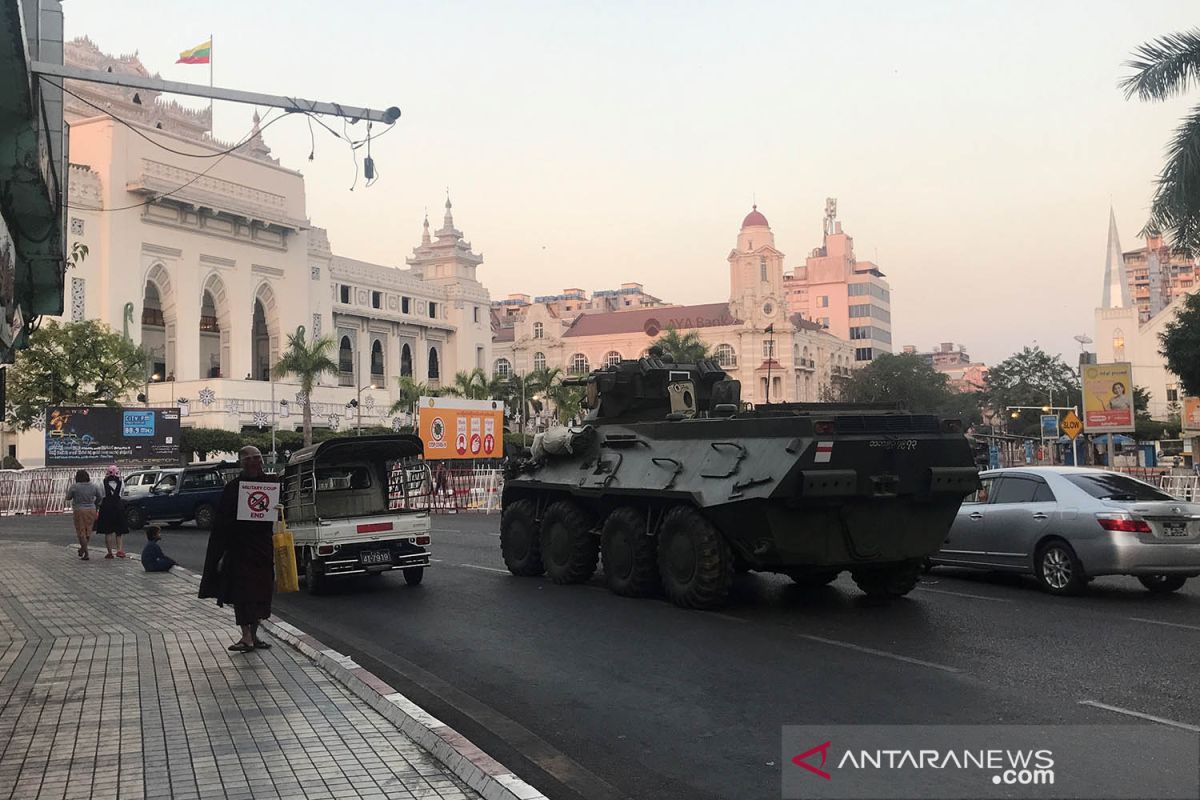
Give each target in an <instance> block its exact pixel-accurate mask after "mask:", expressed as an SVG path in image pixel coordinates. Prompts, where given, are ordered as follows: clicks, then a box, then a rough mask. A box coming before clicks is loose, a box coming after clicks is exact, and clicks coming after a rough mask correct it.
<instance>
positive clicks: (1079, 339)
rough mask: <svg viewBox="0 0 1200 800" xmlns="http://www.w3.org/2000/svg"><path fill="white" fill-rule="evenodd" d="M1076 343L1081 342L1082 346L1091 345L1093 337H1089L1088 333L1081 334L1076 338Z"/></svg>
mask: <svg viewBox="0 0 1200 800" xmlns="http://www.w3.org/2000/svg"><path fill="white" fill-rule="evenodd" d="M1075 341H1077V342H1079V343H1080V344H1091V343H1092V337H1090V336H1088V335H1087V334H1086V333H1081V334H1079V335H1078V336H1076V337H1075Z"/></svg>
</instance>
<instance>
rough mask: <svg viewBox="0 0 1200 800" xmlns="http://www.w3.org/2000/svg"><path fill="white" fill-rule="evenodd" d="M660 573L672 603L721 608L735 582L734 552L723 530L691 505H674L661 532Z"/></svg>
mask: <svg viewBox="0 0 1200 800" xmlns="http://www.w3.org/2000/svg"><path fill="white" fill-rule="evenodd" d="M658 574H659V577H660V578H661V580H662V585H663V589H664V590H665V591H666V593H667V597H669V598H671V602H673V603H675V605H677V606H682V607H684V608H720V607H721V606H723V605H725V602H726V601H727V600H728V599H729V587H730V585H731V584H732V583H733V554H732V553H731V552H730V551H729V545H728V544H727V543H726V542H725V538H724V537H723V536H722V535H721V532H720V531H719V530H717V528H716V527H715V526H714V525H713V524H712V523H711V522H709V521H708V520H707V519H705V518H704V516H703V515H702V514H701V513H700V512H699V511H697V510H696V509H694V508H692V507H691V506H674V507H673V508H671V509H670V510H668V511H667V513H666V514H664V515H663V520H662V524H661V525H660V526H659V531H658Z"/></svg>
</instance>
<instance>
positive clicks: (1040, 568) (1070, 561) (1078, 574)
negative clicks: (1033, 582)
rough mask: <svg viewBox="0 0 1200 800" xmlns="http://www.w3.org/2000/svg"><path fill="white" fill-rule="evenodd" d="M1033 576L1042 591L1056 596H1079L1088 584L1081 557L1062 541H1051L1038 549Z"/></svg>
mask: <svg viewBox="0 0 1200 800" xmlns="http://www.w3.org/2000/svg"><path fill="white" fill-rule="evenodd" d="M1033 574H1034V577H1036V578H1037V581H1038V583H1039V584H1040V585H1041V587H1042V589H1044V590H1045V591H1047V592H1049V593H1050V594H1056V595H1064V596H1066V595H1075V594H1079V593H1080V592H1082V591H1083V589H1084V587H1085V586H1087V582H1088V581H1087V576H1086V575H1085V574H1084V572H1083V564H1081V563H1080V561H1079V557H1078V556H1076V555H1075V551H1074V550H1073V549H1072V548H1071V545H1069V544H1067V543H1066V542H1064V541H1063V540H1061V539H1051V540H1050V541H1048V542H1045V543H1043V544H1042V546H1041V547H1039V548H1038V549H1037V555H1036V556H1034V560H1033Z"/></svg>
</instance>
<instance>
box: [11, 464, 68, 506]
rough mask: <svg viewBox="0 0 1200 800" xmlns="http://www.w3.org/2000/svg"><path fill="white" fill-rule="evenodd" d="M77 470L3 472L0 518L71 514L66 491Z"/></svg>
mask: <svg viewBox="0 0 1200 800" xmlns="http://www.w3.org/2000/svg"><path fill="white" fill-rule="evenodd" d="M75 471H76V470H75V469H74V468H49V469H22V470H0V516H7V515H11V514H59V513H62V512H63V511H69V510H70V507H71V506H70V503H69V502H68V500H67V487H69V486H70V485H71V484H72V483H73V482H74V481H75Z"/></svg>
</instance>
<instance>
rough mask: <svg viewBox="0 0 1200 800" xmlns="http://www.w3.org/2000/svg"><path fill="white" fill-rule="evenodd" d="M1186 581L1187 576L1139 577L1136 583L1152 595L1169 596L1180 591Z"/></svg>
mask: <svg viewBox="0 0 1200 800" xmlns="http://www.w3.org/2000/svg"><path fill="white" fill-rule="evenodd" d="M1187 579H1188V576H1187V575H1139V576H1138V583H1140V584H1142V586H1145V587H1146V591H1148V592H1151V593H1152V594H1170V593H1171V592H1177V591H1179V590H1180V589H1182V588H1183V585H1184V584H1185V583H1187Z"/></svg>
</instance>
